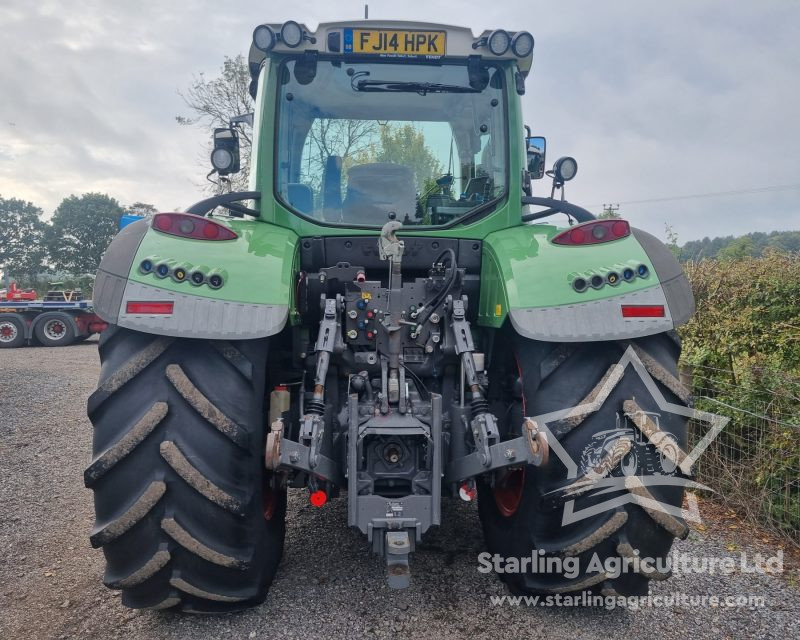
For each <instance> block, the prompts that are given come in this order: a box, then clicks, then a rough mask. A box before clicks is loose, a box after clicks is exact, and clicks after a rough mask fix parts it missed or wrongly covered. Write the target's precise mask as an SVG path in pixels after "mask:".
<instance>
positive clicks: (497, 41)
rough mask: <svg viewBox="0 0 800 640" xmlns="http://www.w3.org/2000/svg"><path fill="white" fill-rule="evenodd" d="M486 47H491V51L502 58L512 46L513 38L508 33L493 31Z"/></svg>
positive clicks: (498, 30)
mask: <svg viewBox="0 0 800 640" xmlns="http://www.w3.org/2000/svg"><path fill="white" fill-rule="evenodd" d="M486 46H487V47H489V51H491V52H492V53H493V54H494V55H496V56H502V55H503V54H504V53H505V52H506V51H508V47H509V46H511V37H510V36H509V35H508V32H507V31H503V30H502V29H497V30H496V31H492V33H491V35H490V36H489V38H488V40H487V41H486Z"/></svg>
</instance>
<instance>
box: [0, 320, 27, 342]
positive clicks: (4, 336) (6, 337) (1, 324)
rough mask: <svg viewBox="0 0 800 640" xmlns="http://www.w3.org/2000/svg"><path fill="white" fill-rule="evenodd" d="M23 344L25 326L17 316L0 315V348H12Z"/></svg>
mask: <svg viewBox="0 0 800 640" xmlns="http://www.w3.org/2000/svg"><path fill="white" fill-rule="evenodd" d="M23 344H25V327H24V326H23V324H22V321H21V320H20V319H19V318H16V317H14V316H0V349H13V348H14V347H21V346H22V345H23Z"/></svg>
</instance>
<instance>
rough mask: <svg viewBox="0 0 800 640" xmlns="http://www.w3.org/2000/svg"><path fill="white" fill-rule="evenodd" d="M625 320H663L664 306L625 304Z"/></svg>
mask: <svg viewBox="0 0 800 640" xmlns="http://www.w3.org/2000/svg"><path fill="white" fill-rule="evenodd" d="M622 317H623V318H663V317H664V305H663V304H623V305H622Z"/></svg>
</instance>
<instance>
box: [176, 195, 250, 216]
mask: <svg viewBox="0 0 800 640" xmlns="http://www.w3.org/2000/svg"><path fill="white" fill-rule="evenodd" d="M240 200H261V192H260V191H234V192H233V193H223V194H222V195H219V196H214V197H212V198H206V199H205V200H201V201H200V202H196V203H195V204H193V205H192V206H191V207H189V208H188V209H187V210H186V213H193V214H194V215H196V216H204V215H206V214H207V213H209V212H210V211H213V210H214V209H216V208H217V207H225V208H226V209H229V210H230V211H236V212H237V213H239V214H246V215H248V216H256V217H258V216H259V215H260V214H259V212H258V211H256V210H255V209H250V208H248V207H245V206H243V205H240V204H235V203H236V202H239V201H240Z"/></svg>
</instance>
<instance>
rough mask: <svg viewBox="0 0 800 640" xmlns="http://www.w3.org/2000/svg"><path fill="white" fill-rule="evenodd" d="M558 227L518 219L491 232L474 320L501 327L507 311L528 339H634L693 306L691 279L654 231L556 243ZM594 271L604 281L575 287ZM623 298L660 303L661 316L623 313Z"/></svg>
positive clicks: (676, 320) (673, 322)
mask: <svg viewBox="0 0 800 640" xmlns="http://www.w3.org/2000/svg"><path fill="white" fill-rule="evenodd" d="M560 231H563V229H559V228H557V227H555V226H553V225H546V224H538V225H524V226H521V227H514V228H510V229H504V230H502V231H498V232H496V233H493V234H491V235H489V236H488V237H487V238H486V241H485V242H484V244H483V247H484V256H483V257H484V259H483V263H482V264H483V266H482V278H481V284H482V286H481V299H480V303H479V315H478V323H479V324H482V325H484V326H489V327H500V326H502V325H503V323H504V322H505V320H506V318H508V319H509V320H510V322H511V324H512V325H513V326H514V328H515V329H516V331H517V332H518V333H519V334H521V335H523V336H525V337H528V338H531V339H535V340H543V341H552V342H584V341H600V340H619V339H624V338H637V337H641V336H647V335H652V334H655V333H661V332H664V331H669V330H672V329H674V328H675V327H677V326H679V325H681V324H684V323H685V322H687V321H688V320H689V318H690V316H691V315H692V313H693V312H694V297H693V296H692V291H691V286H690V285H689V281H688V280H687V278H686V276H685V274H684V273H683V270H682V269H681V267H680V265H679V264H678V261H677V260H676V259H675V258H674V256H673V255H672V253H671V252H670V250H669V249H668V248H667V247H666V246H665V245H664V244H663V243H662V242H660V241H659V240H658V239H657V238H655V237H654V236H652V235H650V234H649V233H646V232H644V231H641V230H640V229H632V234H631V235H630V236H628V237H625V238H621V239H619V240H614V241H612V242H607V243H603V244H594V245H586V246H563V245H555V244H553V243H552V242H551V241H550V240H551V239H552V238H553V236H555V235H556V234H557V233H559V232H560ZM639 265H644V266H645V268H646V270H647V275H646V276H645V277H639V276H638V275H637V276H636V277H635V278H634V279H633V280H632V281H625V280H623V279H622V278H620V279H619V280H618V281H617V282H616V283H614V284H611V283H609V281H608V274H609V273H610V272H615V273H618V274H621V272H622V271H623V270H624V269H625V268H626V267H631V268H634V269H636V268H638V266H639ZM592 275H600V276H602V277H603V278H604V281H603V284H602V286H600V287H598V288H593V287H589V288H588V289H587V290H586V291H583V292H578V291H576V290H575V288H574V287H573V282H574V280H575V279H576V278H578V277H585V278H591V276H592ZM623 305H626V306H628V305H631V306H637V305H646V306H656V307H659V306H663V308H664V315H663V317H651V318H641V317H636V318H626V317H623V315H622V306H623Z"/></svg>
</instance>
